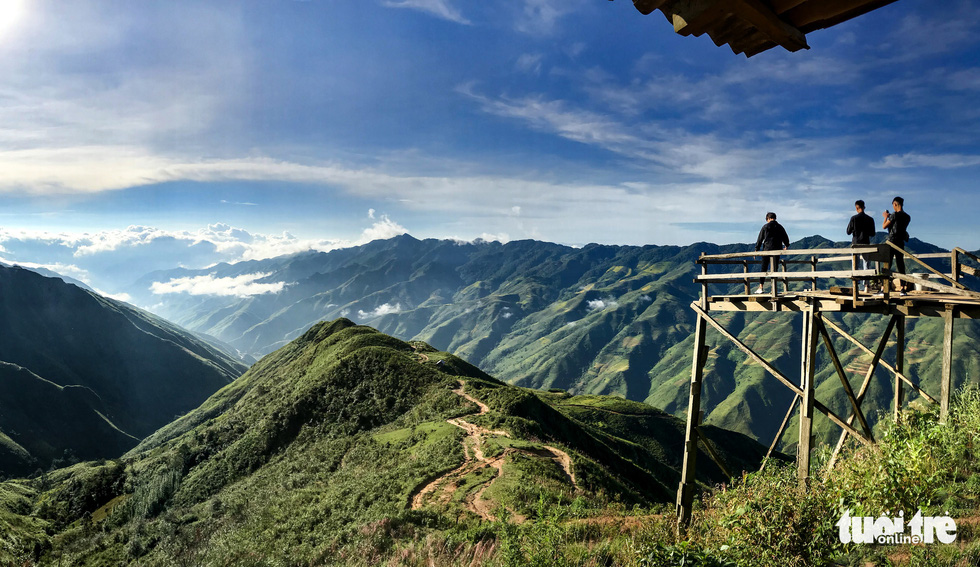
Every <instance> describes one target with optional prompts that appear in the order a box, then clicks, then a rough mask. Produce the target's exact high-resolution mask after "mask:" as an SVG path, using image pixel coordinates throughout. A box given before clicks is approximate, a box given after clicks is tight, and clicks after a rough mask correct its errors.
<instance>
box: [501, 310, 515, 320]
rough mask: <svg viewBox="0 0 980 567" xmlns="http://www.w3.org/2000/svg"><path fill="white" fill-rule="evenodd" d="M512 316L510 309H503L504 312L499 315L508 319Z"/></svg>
mask: <svg viewBox="0 0 980 567" xmlns="http://www.w3.org/2000/svg"><path fill="white" fill-rule="evenodd" d="M513 316H514V314H513V313H511V312H510V311H505V312H504V314H503V315H501V317H503V318H504V319H510V318H511V317H513Z"/></svg>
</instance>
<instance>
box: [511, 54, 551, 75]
mask: <svg viewBox="0 0 980 567" xmlns="http://www.w3.org/2000/svg"><path fill="white" fill-rule="evenodd" d="M543 59H544V56H543V55H541V54H540V53H525V54H523V55H521V56H520V57H518V58H517V63H516V64H515V67H517V70H518V71H521V72H524V73H529V74H532V75H540V74H541V61H542V60H543Z"/></svg>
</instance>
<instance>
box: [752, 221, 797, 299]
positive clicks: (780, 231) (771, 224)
mask: <svg viewBox="0 0 980 567" xmlns="http://www.w3.org/2000/svg"><path fill="white" fill-rule="evenodd" d="M786 248H789V236H787V235H786V229H784V228H783V226H782V225H781V224H779V223H778V222H776V213H766V224H764V225H762V230H760V231H759V238H757V239H756V240H755V251H756V252H758V251H759V250H763V251H768V250H785V249H786ZM776 260H777V258H776V256H766V257H764V258H763V259H762V266H761V268H762V270H761V271H763V272H768V271H769V270H770V268H771V269H772V271H773V272H775V271H776ZM765 283H766V280H765V278H760V279H759V289H757V290H755V292H756V293H763V292H765V289H764V285H765Z"/></svg>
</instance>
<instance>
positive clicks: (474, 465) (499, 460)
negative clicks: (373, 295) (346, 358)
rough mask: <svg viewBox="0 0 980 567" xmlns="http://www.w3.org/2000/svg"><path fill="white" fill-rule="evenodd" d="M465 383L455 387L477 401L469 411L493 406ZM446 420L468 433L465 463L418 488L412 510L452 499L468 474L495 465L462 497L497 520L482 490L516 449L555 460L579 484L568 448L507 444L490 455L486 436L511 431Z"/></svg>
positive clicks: (487, 517) (485, 516)
mask: <svg viewBox="0 0 980 567" xmlns="http://www.w3.org/2000/svg"><path fill="white" fill-rule="evenodd" d="M420 362H421V361H420ZM463 386H464V382H462V381H460V382H459V385H458V386H457V387H456V388H455V389H454V390H453V393H454V394H456V395H457V396H460V397H462V398H465V399H466V400H468V401H470V402H472V403H474V404H476V407H477V408H478V411H477V412H476V413H474V414H469V415H483V414H485V413H487V412H489V411H490V408H489V407H487V405H486V404H484V403H483V402H481V401H480V400H477V399H476V398H474V397H473V396H470V395H469V394H467V393H466V392H464V391H463ZM446 421H447V422H448V423H451V424H453V425H455V426H456V427H459V428H460V429H462V430H463V431H465V432H466V437H464V438H463V464H461V465H460V466H458V467H456V468H455V469H453V470H451V471H449V472H447V473H445V474H443V475H440V476H438V477H436V478H435V479H433V480H431V481H429V482H428V483H426V484H424V485H422V486H421V487H419V488H417V489H416V490H415V491H414V492H413V494H412V496H411V498H410V502H411V507H412V509H413V510H418V509H420V508H422V507H423V506H424V505H425V503H426V502H427V501H431V500H432V499H435V500H436V501H438V502H440V503H448V502H449V501H450V499H452V495H453V493H454V492H455V491H456V488H458V487H459V486H460V485H461V484H462V483H463V479H464V477H466V475H468V474H470V473H472V472H475V471H478V470H480V469H484V468H492V469H495V471H494V473H493V476H491V477H490V478H489V479H488V480H486V481H484V482H483V483H482V486H480V487H479V489H477V490H476V491H475V492H472V493H471V494H468V495H467V496H466V497H465V498H464V499H463V503H464V505H465V506H466V509H468V510H469V511H471V512H473V513H474V514H476V515H477V516H479V517H481V518H483V519H484V520H490V521H493V520H496V518H495V517H494V515H493V514H492V512H491V511H492V509H493V508H494V505H493V503H492V502H490V501H488V500H486V499H484V498H483V493H484V492H486V490H487V489H488V488H489V487H490V485H492V484H493V482H494V481H495V480H497V479H498V478H500V476H501V474H502V473H503V466H504V461H505V460H506V457H507V455H510V454H512V453H517V452H520V453H525V454H529V455H537V456H540V457H545V458H549V459H551V460H553V461H555V462H556V463H557V464H558V465H559V466H560V467H561V468H562V470H563V471H564V472H565V476H566V477H567V478H568V480H569V481H570V482H571V483H572V485H573V486H575V487H576V488H577V486H578V485H577V483H576V481H575V474H574V472H573V471H572V459H571V457H569V456H568V453H566V452H565V451H562V450H561V449H558V448H557V447H552V446H550V445H545V446H543V447H542V448H541V449H538V450H533V449H515V448H507V449H504V451H503V453H501V454H500V455H497V456H495V457H490V458H487V457H486V455H484V453H483V440H484V438H485V437H488V436H498V437H510V434H509V433H507V432H506V431H502V430H491V429H487V428H486V427H483V426H480V425H477V424H475V423H470V422H469V421H466V420H464V419H463V418H462V417H455V418H453V419H447V420H446ZM440 487H442V490H441V492H439V494H438V496H435V495H436V494H437V492H438V491H439V489H440ZM512 518H514V519H515V520H516V521H523V518H522V517H521V516H520V515H519V514H512Z"/></svg>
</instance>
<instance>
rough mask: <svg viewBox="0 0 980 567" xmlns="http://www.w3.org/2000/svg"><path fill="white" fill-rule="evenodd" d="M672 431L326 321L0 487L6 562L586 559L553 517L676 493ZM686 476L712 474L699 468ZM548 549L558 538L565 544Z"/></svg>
mask: <svg viewBox="0 0 980 567" xmlns="http://www.w3.org/2000/svg"><path fill="white" fill-rule="evenodd" d="M461 388H462V389H461ZM467 396H470V397H472V398H473V399H475V400H478V401H479V402H480V404H485V406H486V409H482V408H483V407H484V406H482V405H480V404H477V403H474V402H473V401H471V400H470V399H467ZM579 402H580V403H579ZM624 404H625V406H626V407H627V408H628V409H630V412H629V413H626V412H624V413H623V414H616V417H617V419H623V420H626V421H623V422H622V423H619V424H612V425H610V424H605V425H604V426H603V427H601V428H600V427H596V426H595V425H593V424H592V420H591V417H590V416H589V415H581V416H578V417H576V416H575V415H573V414H572V412H571V411H566V410H567V408H566V407H565V406H566V405H567V406H568V408H572V409H574V411H582V408H585V410H586V411H588V412H591V411H597V410H595V409H594V408H597V407H598V408H604V407H606V406H609V407H614V408H618V409H623V407H624ZM598 411H601V412H605V413H608V412H606V411H605V410H602V409H600V410H598ZM580 417H581V419H580ZM681 428H682V424H681V423H680V421H679V420H677V419H676V418H673V417H671V416H668V415H666V414H664V413H662V412H659V411H657V410H653V409H652V408H648V407H646V406H643V405H642V404H637V403H635V402H624V401H623V400H608V401H607V400H602V399H598V398H584V399H581V400H579V399H578V398H576V397H572V396H568V395H566V394H545V393H537V392H534V391H529V390H524V389H521V388H517V387H513V386H508V385H505V384H503V383H501V382H499V381H497V380H495V379H493V378H491V377H490V376H488V375H486V374H484V373H483V372H481V371H480V370H478V369H477V368H475V367H473V366H471V365H469V364H467V363H466V362H464V361H462V360H460V359H458V358H456V357H454V356H452V355H450V354H448V353H444V352H437V351H435V350H434V349H432V348H431V347H429V346H428V345H425V344H422V343H413V344H407V343H404V342H401V341H399V340H397V339H393V338H391V337H389V336H386V335H383V334H381V333H379V332H377V331H375V330H374V329H371V328H368V327H362V326H357V325H354V324H353V323H351V322H350V321H348V320H345V319H340V320H337V321H334V322H331V323H321V324H319V325H316V326H314V327H312V328H311V329H309V330H308V331H307V332H306V333H304V334H303V335H302V336H301V337H299V338H298V339H296V340H295V341H293V342H292V343H290V344H289V345H286V346H285V347H283V348H282V349H280V350H279V351H277V352H275V353H273V354H271V355H269V356H267V357H266V358H264V359H263V360H261V361H260V362H258V363H257V364H256V365H255V366H253V368H252V369H250V370H249V371H248V372H247V373H246V374H245V375H243V376H242V377H241V378H240V379H238V380H236V381H235V382H234V383H232V384H229V385H228V386H226V387H224V388H222V389H221V390H219V391H218V392H216V393H215V394H214V395H213V396H212V397H211V398H210V399H209V400H207V401H206V402H205V403H204V404H202V405H201V407H200V408H198V409H196V410H194V411H191V412H189V413H187V414H186V415H184V416H182V417H181V418H180V419H178V420H177V421H175V422H173V423H172V424H170V425H168V426H166V427H164V428H162V429H161V430H160V431H158V432H157V433H156V434H154V435H152V436H150V437H149V438H147V439H146V440H144V441H143V442H142V443H141V444H140V445H139V446H138V447H137V448H135V449H134V450H132V451H130V452H129V453H128V454H126V455H125V456H124V457H123V458H121V459H119V460H114V461H98V462H83V463H78V464H75V465H73V466H71V467H68V468H63V469H57V470H53V471H50V472H49V473H46V474H43V475H41V476H38V477H37V478H34V479H31V480H23V481H8V482H7V483H2V484H0V528H2V530H0V534H2V535H0V564H5V563H8V562H11V561H19V562H26V564H28V565H30V564H33V563H35V562H36V563H37V564H45V565H46V564H58V563H62V564H71V565H108V564H113V565H115V564H119V563H138V564H140V565H172V564H194V565H197V564H207V565H210V564H229V565H245V564H247V565H273V564H275V565H279V564H284V565H321V564H328V565H349V564H360V563H364V564H376V563H377V562H380V561H397V562H408V563H411V561H410V560H409V558H410V557H413V556H417V557H419V558H420V559H419V562H420V564H421V563H424V562H425V561H427V560H428V559H427V558H428V557H430V556H431V555H432V554H443V555H440V557H444V558H448V557H456V556H459V554H462V555H463V556H466V557H469V558H470V559H472V558H474V557H482V558H483V559H486V560H488V561H492V562H498V561H504V562H505V563H507V562H509V563H510V564H516V562H519V560H520V558H521V557H524V558H527V557H531V558H532V559H533V561H538V564H544V563H541V561H544V560H545V559H544V558H545V556H544V555H540V553H544V551H542V549H543V550H545V551H547V550H549V549H550V550H551V551H547V552H548V553H551V554H552V556H553V554H554V553H561V554H565V555H562V556H567V557H569V558H572V559H574V558H576V557H578V558H584V557H591V555H590V554H591V553H592V552H591V551H590V549H591V548H590V546H589V545H586V544H580V543H575V541H574V538H570V537H569V536H566V535H563V534H565V531H566V530H567V529H572V528H570V527H568V526H566V522H565V520H566V519H572V518H575V519H580V520H583V521H586V520H588V519H589V518H592V517H597V516H603V515H608V514H610V513H614V514H616V515H622V513H623V512H624V511H625V510H627V509H630V510H631V509H633V508H634V507H638V508H637V509H645V508H647V507H649V506H652V505H655V504H657V503H662V502H667V501H670V500H672V498H673V495H672V493H671V486H676V483H677V481H678V478H679V474H678V472H677V469H676V465H677V463H678V462H679V460H680V454H679V446H678V444H677V443H676V440H677V436H678V435H679V432H680V430H681ZM634 430H635V431H634ZM717 435H719V437H714V438H713V440H714V441H715V442H716V443H719V444H720V443H722V437H721V435H723V433H722V432H717ZM735 438H737V439H735V441H733V442H737V443H740V444H741V446H742V448H743V449H744V450H743V451H742V453H743V454H742V455H741V456H740V458H739V459H736V458H733V459H732V460H731V461H730V462H728V463H727V465H728V466H729V467H730V468H738V467H739V466H741V465H743V464H744V465H745V467H746V468H753V467H757V466H758V464H759V462H760V460H761V456H762V453H763V448H762V447H761V446H760V445H758V444H757V443H755V442H753V441H751V440H749V439H747V438H745V437H744V436H737V435H736V436H735ZM739 470H740V469H739ZM700 478H701V479H702V480H703V482H704V483H705V484H706V485H709V484H713V483H716V482H720V481H722V480H724V477H723V476H721V475H720V474H718V473H717V472H716V471H713V470H712V469H711V468H710V467H705V470H704V471H703V473H702V475H701V477H700ZM555 514H558V515H557V516H556V515H555ZM507 519H510V520H512V521H510V522H508V521H507ZM515 522H520V525H517V527H515V525H516V524H515ZM533 526H539V527H542V529H544V528H545V527H547V529H546V530H545V531H543V532H542V531H540V530H538V529H536V528H534V527H533ZM575 529H578V528H575ZM583 529H584V528H583ZM573 531H574V530H573ZM584 531H588V530H584ZM576 533H577V532H576ZM542 534H552V535H553V536H554V537H555V538H558V539H554V540H553V541H552V540H542V539H541V538H542V537H547V538H550V537H552V536H545V535H542ZM590 537H591V536H590ZM435 542H441V543H439V544H438V545H439V546H442V547H439V549H441V551H438V552H437V551H435V549H436V548H433V547H430V546H432V545H437V544H436V543H435ZM562 542H567V543H568V544H569V545H571V546H572V547H571V548H569V549H568V550H565V549H564V547H562V549H561V550H560V551H559V550H558V548H557V547H556V546H558V545H559V544H561V546H564V543H562ZM541 546H545V547H541ZM547 546H551V547H550V548H549V547H547ZM423 553H425V554H426V555H425V556H424V557H425V559H423V558H422V557H423V556H422V555H420V554H423ZM413 554H417V555H413ZM403 555H404V561H403V560H402V559H401V558H402V557H403ZM535 557H537V558H538V559H534V558H535ZM452 561H455V560H449V562H450V563H452ZM533 561H532V562H533ZM576 561H577V559H576Z"/></svg>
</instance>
